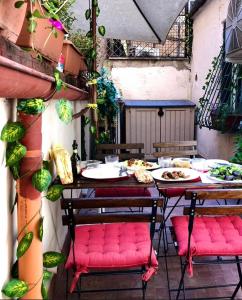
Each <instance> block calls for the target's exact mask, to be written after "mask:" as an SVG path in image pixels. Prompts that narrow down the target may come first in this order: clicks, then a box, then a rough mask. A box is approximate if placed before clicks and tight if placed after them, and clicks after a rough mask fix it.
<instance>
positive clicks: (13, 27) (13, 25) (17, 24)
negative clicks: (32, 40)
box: [0, 0, 27, 43]
mask: <svg viewBox="0 0 242 300" xmlns="http://www.w3.org/2000/svg"><path fill="white" fill-rule="evenodd" d="M15 2H16V0H1V1H0V35H2V36H4V37H6V38H7V39H8V40H10V41H11V42H13V43H16V41H17V39H18V36H19V34H20V32H21V29H22V25H23V22H24V19H25V15H26V10H27V3H25V4H23V5H22V6H21V8H15V7H14V3H15Z"/></svg>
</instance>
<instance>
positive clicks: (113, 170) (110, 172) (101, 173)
mask: <svg viewBox="0 0 242 300" xmlns="http://www.w3.org/2000/svg"><path fill="white" fill-rule="evenodd" d="M119 170H120V169H119V168H117V167H107V166H105V165H103V166H101V165H100V166H98V167H97V168H90V169H85V170H84V171H83V172H82V176H83V177H86V178H90V179H102V180H103V179H117V178H123V177H127V176H128V175H127V173H125V172H123V173H122V174H121V175H120V174H119Z"/></svg>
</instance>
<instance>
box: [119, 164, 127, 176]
mask: <svg viewBox="0 0 242 300" xmlns="http://www.w3.org/2000/svg"><path fill="white" fill-rule="evenodd" d="M124 172H125V173H126V174H127V175H129V174H128V169H127V168H126V167H124V166H121V167H120V170H119V176H122V173H124Z"/></svg>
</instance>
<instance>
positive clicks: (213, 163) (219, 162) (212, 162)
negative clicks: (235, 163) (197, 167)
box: [206, 159, 230, 168]
mask: <svg viewBox="0 0 242 300" xmlns="http://www.w3.org/2000/svg"><path fill="white" fill-rule="evenodd" d="M206 163H207V166H208V168H216V167H218V166H226V165H230V162H228V161H227V160H224V159H207V160H206Z"/></svg>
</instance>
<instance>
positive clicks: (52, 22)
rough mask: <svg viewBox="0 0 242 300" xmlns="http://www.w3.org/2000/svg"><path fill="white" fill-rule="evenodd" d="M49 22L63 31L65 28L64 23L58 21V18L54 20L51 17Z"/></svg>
mask: <svg viewBox="0 0 242 300" xmlns="http://www.w3.org/2000/svg"><path fill="white" fill-rule="evenodd" d="M49 22H50V23H51V25H52V26H53V27H55V28H56V29H58V30H60V31H62V30H63V28H64V27H63V25H62V23H61V21H58V20H54V19H49Z"/></svg>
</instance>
